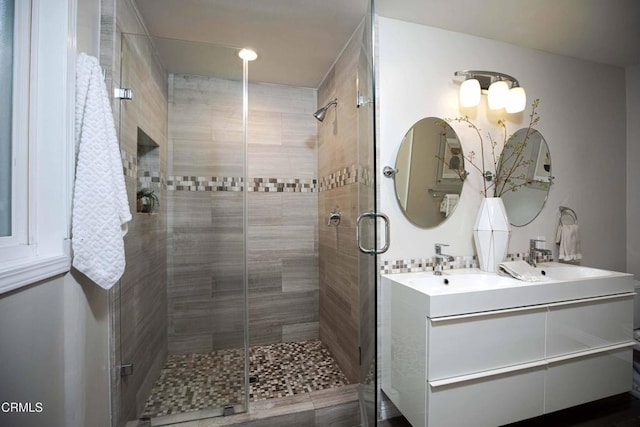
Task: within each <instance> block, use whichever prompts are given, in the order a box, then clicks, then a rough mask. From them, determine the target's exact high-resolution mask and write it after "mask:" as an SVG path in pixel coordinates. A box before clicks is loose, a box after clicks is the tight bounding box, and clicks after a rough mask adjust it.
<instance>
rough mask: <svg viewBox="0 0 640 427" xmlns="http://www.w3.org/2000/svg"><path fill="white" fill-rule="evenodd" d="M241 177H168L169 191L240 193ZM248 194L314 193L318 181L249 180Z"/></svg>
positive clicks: (316, 189) (289, 179)
mask: <svg viewBox="0 0 640 427" xmlns="http://www.w3.org/2000/svg"><path fill="white" fill-rule="evenodd" d="M243 182H244V179H243V177H224V176H210V177H209V176H186V175H185V176H169V179H168V180H167V190H170V191H242V189H243V187H244V185H243ZM247 182H248V184H249V186H248V187H247V191H248V192H256V193H316V192H317V191H318V180H317V179H315V178H313V179H298V178H249V179H248V181H247Z"/></svg>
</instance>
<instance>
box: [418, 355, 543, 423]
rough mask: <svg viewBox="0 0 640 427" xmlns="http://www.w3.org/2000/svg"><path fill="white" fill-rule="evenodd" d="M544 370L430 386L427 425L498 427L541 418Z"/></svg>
mask: <svg viewBox="0 0 640 427" xmlns="http://www.w3.org/2000/svg"><path fill="white" fill-rule="evenodd" d="M544 375H545V367H544V365H543V366H540V367H534V368H530V369H522V370H516V371H513V372H508V373H503V374H496V375H488V376H485V377H480V378H471V379H463V377H461V380H460V381H458V382H453V381H443V382H440V383H441V384H438V382H437V381H436V382H433V383H429V384H428V385H427V387H428V402H427V426H428V427H439V426H451V427H453V426H460V427H463V426H464V427H467V426H473V427H484V426H486V427H495V426H499V425H503V424H508V423H512V422H516V421H519V420H524V419H527V418H532V417H536V416H538V415H542V413H543V405H544Z"/></svg>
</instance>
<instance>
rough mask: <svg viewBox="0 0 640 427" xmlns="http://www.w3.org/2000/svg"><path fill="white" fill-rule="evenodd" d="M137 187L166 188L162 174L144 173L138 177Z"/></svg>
mask: <svg viewBox="0 0 640 427" xmlns="http://www.w3.org/2000/svg"><path fill="white" fill-rule="evenodd" d="M138 185H139V186H140V188H151V187H156V188H157V187H160V188H162V189H166V188H167V183H166V181H165V179H164V174H162V173H159V172H152V171H144V172H142V173H141V174H140V176H138Z"/></svg>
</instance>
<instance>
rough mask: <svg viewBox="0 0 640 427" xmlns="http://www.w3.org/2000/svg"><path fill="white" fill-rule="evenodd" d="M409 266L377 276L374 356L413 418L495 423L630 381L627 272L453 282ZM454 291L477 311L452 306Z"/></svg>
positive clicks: (394, 396)
mask: <svg viewBox="0 0 640 427" xmlns="http://www.w3.org/2000/svg"><path fill="white" fill-rule="evenodd" d="M411 274H412V273H409V274H398V275H387V276H383V280H382V301H383V307H382V311H383V312H382V331H383V334H382V337H381V341H382V350H383V351H382V356H381V359H382V389H383V391H384V392H385V393H386V394H387V395H388V396H389V398H390V399H391V400H392V401H393V403H394V404H395V405H396V406H397V407H398V409H400V411H401V412H402V413H403V414H404V415H405V417H406V418H407V419H408V420H409V422H411V424H412V425H413V426H414V427H426V426H428V427H440V426H447V427H453V426H470V425H473V426H499V425H503V424H508V423H511V422H515V421H518V420H522V419H526V418H531V417H535V416H538V415H542V414H545V413H549V412H553V411H556V410H559V409H564V408H567V407H570V406H575V405H578V404H581V403H585V402H589V401H592V400H596V399H600V398H603V397H607V396H611V395H614V394H618V393H623V392H625V391H628V390H630V389H631V383H632V348H633V344H634V342H633V339H632V338H633V331H632V328H633V295H634V294H633V281H632V279H631V277H630V276H629V275H624V274H619V275H617V276H615V280H614V281H613V282H610V283H607V281H606V280H602V284H601V286H600V285H598V284H597V283H595V282H594V283H590V284H589V285H588V286H586V287H579V286H578V287H574V286H573V283H569V281H552V282H548V283H544V284H524V283H523V282H518V281H514V283H513V287H511V286H508V284H505V283H504V281H503V283H502V285H501V286H500V287H494V288H492V287H489V288H487V289H484V288H481V289H475V288H473V287H468V288H467V289H462V290H460V289H456V288H455V282H456V281H455V276H454V278H453V279H451V280H450V282H451V284H450V285H444V284H442V282H441V280H442V279H441V278H436V279H433V280H431V281H424V280H411ZM422 274H423V275H424V274H427V273H422ZM485 274H486V273H485ZM432 277H434V276H432ZM442 286H450V287H451V288H444V289H443V288H441V287H442ZM536 286H537V288H536ZM573 289H576V290H577V291H573ZM587 289H588V290H587ZM612 290H613V293H610V292H612ZM512 292H515V293H516V294H512ZM469 293H472V295H469ZM518 293H520V294H521V296H522V298H515V297H514V295H515V296H517V294H518ZM528 295H536V296H535V297H534V298H529V299H530V301H531V302H530V301H527V299H528V298H527V296H528ZM540 295H542V296H540ZM456 296H457V297H459V298H467V299H468V300H469V301H472V300H473V298H475V299H476V300H477V301H478V306H479V307H481V310H477V311H473V310H469V304H467V303H465V304H463V305H464V307H465V312H459V313H456V311H457V308H456V307H458V306H459V304H456V303H455V299H456ZM567 296H569V297H571V298H568V299H567ZM558 297H560V298H562V299H561V300H560V299H558ZM515 301H518V302H515ZM440 303H446V304H447V306H450V307H452V308H451V310H449V311H450V312H447V313H445V312H446V311H447V309H446V308H443V307H444V306H438V304H440ZM487 308H489V309H487ZM434 312H436V314H435V315H434ZM443 313H444V314H443Z"/></svg>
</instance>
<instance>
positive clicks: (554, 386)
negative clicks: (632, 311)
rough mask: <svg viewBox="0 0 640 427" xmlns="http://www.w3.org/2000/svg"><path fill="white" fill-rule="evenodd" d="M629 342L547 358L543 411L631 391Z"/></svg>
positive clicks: (630, 348)
mask: <svg viewBox="0 0 640 427" xmlns="http://www.w3.org/2000/svg"><path fill="white" fill-rule="evenodd" d="M632 345H633V343H630V344H629V345H628V346H627V347H625V348H619V349H614V350H609V351H601V352H598V353H595V354H588V355H581V354H579V353H578V354H575V355H571V356H572V357H570V358H569V357H565V358H562V359H563V360H560V361H556V362H554V361H553V359H551V360H550V361H549V365H548V370H547V378H546V389H545V413H549V412H554V411H558V410H560V409H564V408H569V407H571V406H575V405H580V404H582V403H585V402H590V401H592V400H597V399H602V398H604V397H607V396H613V395H615V394H618V393H624V392H626V391H629V390H631V383H632V370H633V368H632V364H631V362H632V360H633V349H632Z"/></svg>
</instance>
